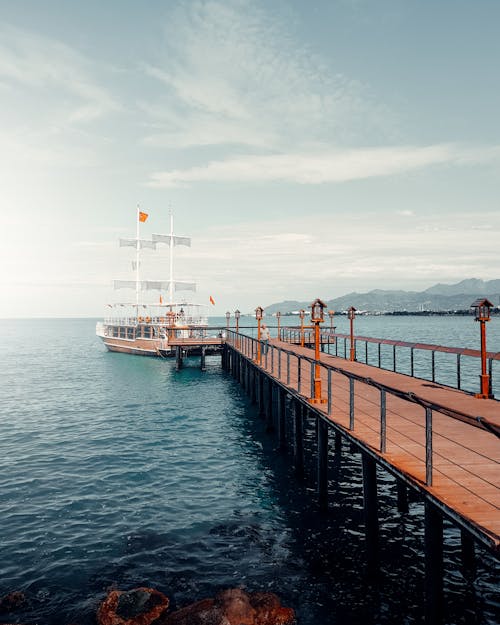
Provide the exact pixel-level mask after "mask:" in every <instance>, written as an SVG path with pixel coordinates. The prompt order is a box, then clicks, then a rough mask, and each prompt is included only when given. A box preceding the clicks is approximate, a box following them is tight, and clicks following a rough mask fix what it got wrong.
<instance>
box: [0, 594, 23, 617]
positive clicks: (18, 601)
mask: <svg viewBox="0 0 500 625" xmlns="http://www.w3.org/2000/svg"><path fill="white" fill-rule="evenodd" d="M25 600H26V597H25V596H24V593H22V592H20V591H19V590H14V592H10V593H9V594H8V595H5V597H2V598H1V599H0V611H1V612H4V611H5V612H9V611H10V610H15V609H16V608H19V607H20V606H22V605H23V603H24V602H25Z"/></svg>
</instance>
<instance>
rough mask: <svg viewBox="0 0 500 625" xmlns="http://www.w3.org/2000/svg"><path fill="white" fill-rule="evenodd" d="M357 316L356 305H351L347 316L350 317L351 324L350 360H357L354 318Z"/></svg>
mask: <svg viewBox="0 0 500 625" xmlns="http://www.w3.org/2000/svg"><path fill="white" fill-rule="evenodd" d="M355 317H356V309H355V308H354V306H351V307H350V308H348V309H347V318H348V319H349V322H350V325H351V350H350V355H349V360H351V361H354V360H356V348H355V347H354V318H355Z"/></svg>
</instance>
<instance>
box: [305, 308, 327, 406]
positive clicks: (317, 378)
mask: <svg viewBox="0 0 500 625" xmlns="http://www.w3.org/2000/svg"><path fill="white" fill-rule="evenodd" d="M325 308H326V304H325V303H324V302H322V301H321V300H320V299H315V300H314V302H313V303H312V304H311V321H312V322H313V323H314V360H315V363H314V396H313V397H311V399H310V400H309V401H310V402H311V403H312V404H325V403H326V399H325V398H322V397H321V367H320V364H319V358H320V355H319V352H320V349H319V347H320V345H319V343H320V338H319V324H320V323H323V321H324V320H325V318H324V314H323V311H324V309H325Z"/></svg>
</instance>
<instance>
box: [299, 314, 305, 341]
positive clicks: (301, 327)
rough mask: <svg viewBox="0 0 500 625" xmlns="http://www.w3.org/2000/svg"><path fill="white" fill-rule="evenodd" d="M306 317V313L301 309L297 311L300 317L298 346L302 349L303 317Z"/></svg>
mask: <svg viewBox="0 0 500 625" xmlns="http://www.w3.org/2000/svg"><path fill="white" fill-rule="evenodd" d="M305 316H306V311H305V310H304V309H303V308H301V309H300V310H299V317H300V346H301V347H304V317H305Z"/></svg>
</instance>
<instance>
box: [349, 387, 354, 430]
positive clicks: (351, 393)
mask: <svg viewBox="0 0 500 625" xmlns="http://www.w3.org/2000/svg"><path fill="white" fill-rule="evenodd" d="M349 429H350V430H354V379H353V378H349Z"/></svg>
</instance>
